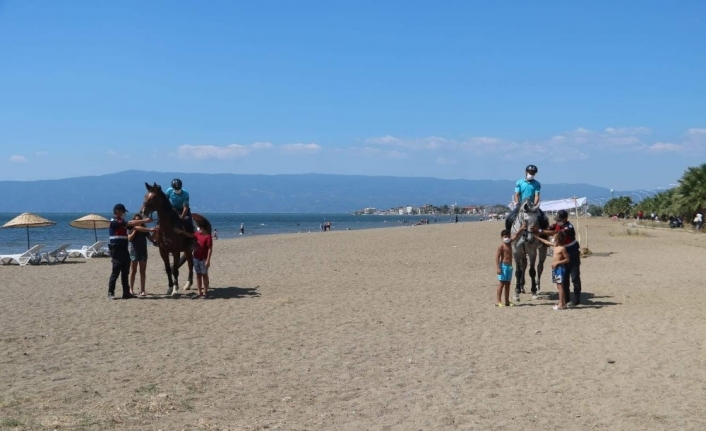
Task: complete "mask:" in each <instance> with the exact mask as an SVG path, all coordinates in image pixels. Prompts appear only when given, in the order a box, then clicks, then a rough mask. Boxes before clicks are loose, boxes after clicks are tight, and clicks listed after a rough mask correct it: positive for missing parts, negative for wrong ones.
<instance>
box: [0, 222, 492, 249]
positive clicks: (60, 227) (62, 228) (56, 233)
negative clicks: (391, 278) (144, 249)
mask: <svg viewBox="0 0 706 431" xmlns="http://www.w3.org/2000/svg"><path fill="white" fill-rule="evenodd" d="M17 215H18V214H16V213H12V214H9V213H0V226H2V225H3V224H5V223H6V222H8V221H9V220H11V219H13V218H14V217H16V216H17ZM38 215H41V216H42V217H45V218H47V219H49V220H51V221H54V222H56V225H54V226H49V227H39V228H30V229H29V241H30V246H32V245H34V244H43V245H44V250H46V251H51V250H54V249H55V248H56V247H59V246H60V245H61V244H64V243H71V248H81V246H83V245H91V244H93V243H94V242H95V239H94V238H95V237H94V233H93V230H92V229H91V230H84V229H76V228H74V227H71V226H70V225H69V222H70V221H72V220H75V219H77V218H79V217H83V216H84V215H86V214H66V213H38ZM101 215H103V216H104V217H106V218H110V217H111V214H101ZM131 215H132V214H128V216H131ZM203 215H204V216H206V218H208V219H209V221H210V222H211V224H212V225H213V228H214V229H218V237H219V238H221V239H225V238H245V237H248V236H251V235H273V234H281V233H297V232H309V231H311V232H312V233H314V232H317V233H318V232H320V231H321V228H320V225H321V223H322V222H323V221H330V222H331V230H332V231H342V230H358V229H375V228H385V227H394V226H405V225H410V224H415V223H417V222H418V221H419V220H420V219H423V218H428V219H429V220H430V222H431V223H432V224H433V223H453V222H454V217H453V216H437V217H434V216H429V215H425V216H392V215H390V216H379V215H353V214H203ZM479 219H480V217H479V216H459V222H467V221H477V220H479ZM241 223H243V224H244V227H245V235H240V234H239V231H240V224H241ZM97 233H98V240H107V237H108V229H99V230H98V232H97ZM25 250H27V231H26V229H25V228H11V229H0V254H10V253H22V252H23V251H25Z"/></svg>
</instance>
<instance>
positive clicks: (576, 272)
mask: <svg viewBox="0 0 706 431" xmlns="http://www.w3.org/2000/svg"><path fill="white" fill-rule="evenodd" d="M554 221H555V223H554V224H553V225H551V226H549V229H548V230H542V229H540V230H539V233H540V234H546V235H558V234H559V232H563V233H564V236H563V238H562V241H558V240H556V239H555V241H554V242H555V243H556V244H557V245H563V246H564V248H566V252H567V253H568V256H569V262H567V263H566V264H564V266H565V274H564V280H563V284H562V286H563V289H564V297H565V298H566V303H567V305H569V304H570V305H572V306H577V305H579V304H580V303H581V246H580V245H579V242H578V240H577V239H576V230H575V229H574V225H573V224H571V222H570V221H569V213H567V212H566V210H559V211H558V212H557V215H556V217H554ZM554 252H555V253H556V249H554ZM570 284H573V285H574V300H573V301H571V303H569V296H570V293H569V286H570Z"/></svg>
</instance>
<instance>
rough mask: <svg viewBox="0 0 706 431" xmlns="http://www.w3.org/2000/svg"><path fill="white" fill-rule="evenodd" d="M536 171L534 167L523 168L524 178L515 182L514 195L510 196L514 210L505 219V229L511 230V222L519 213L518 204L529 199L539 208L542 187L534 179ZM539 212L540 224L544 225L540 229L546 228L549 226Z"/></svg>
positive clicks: (542, 214)
mask: <svg viewBox="0 0 706 431" xmlns="http://www.w3.org/2000/svg"><path fill="white" fill-rule="evenodd" d="M538 171H539V170H538V169H537V167H536V166H535V165H527V167H526V168H525V177H524V178H521V179H519V180H517V182H516V183H515V194H514V195H513V196H512V202H513V203H514V204H515V208H513V209H512V211H510V214H508V216H507V218H506V219H505V228H506V229H508V230H510V229H511V227H512V221H513V220H514V219H515V217H516V216H517V214H518V212H519V211H520V203H522V202H524V201H525V199H529V201H530V202H531V203H532V204H533V205H535V206H539V202H540V200H541V198H540V194H539V193H540V190H541V189H542V185H541V184H540V183H539V181H537V180H535V179H534V177H535V176H536V175H537V172H538ZM539 212H540V214H541V215H540V220H542V224H544V226H541V227H543V228H546V227H547V225H549V221H548V219H547V216H546V215H545V214H544V211H542V210H541V209H540V210H539Z"/></svg>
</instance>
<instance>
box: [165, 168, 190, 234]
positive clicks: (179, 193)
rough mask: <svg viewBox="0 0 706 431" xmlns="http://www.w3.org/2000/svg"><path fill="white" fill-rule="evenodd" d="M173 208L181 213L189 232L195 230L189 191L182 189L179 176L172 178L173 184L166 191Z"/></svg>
mask: <svg viewBox="0 0 706 431" xmlns="http://www.w3.org/2000/svg"><path fill="white" fill-rule="evenodd" d="M166 195H167V197H168V198H169V202H170V203H171V204H172V208H174V210H175V211H176V212H177V213H178V214H179V217H180V218H181V219H182V220H183V221H184V226H185V229H186V231H187V232H189V233H193V232H194V221H193V220H192V219H191V207H190V206H189V192H187V191H186V190H183V189H182V183H181V180H180V179H179V178H174V179H173V180H172V186H171V187H170V188H168V189H167V193H166Z"/></svg>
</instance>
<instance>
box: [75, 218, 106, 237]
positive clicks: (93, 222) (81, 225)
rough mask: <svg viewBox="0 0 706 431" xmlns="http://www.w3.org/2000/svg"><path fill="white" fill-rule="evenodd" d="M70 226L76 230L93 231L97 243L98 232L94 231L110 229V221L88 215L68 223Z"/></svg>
mask: <svg viewBox="0 0 706 431" xmlns="http://www.w3.org/2000/svg"><path fill="white" fill-rule="evenodd" d="M69 224H70V225H71V226H73V227H75V228H78V229H93V233H94V235H95V236H96V242H98V232H97V231H96V229H107V228H108V227H110V220H108V219H107V218H105V217H103V216H99V215H98V214H88V215H85V216H83V217H81V218H77V219H76V220H74V221H72V222H70V223H69Z"/></svg>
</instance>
